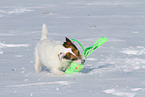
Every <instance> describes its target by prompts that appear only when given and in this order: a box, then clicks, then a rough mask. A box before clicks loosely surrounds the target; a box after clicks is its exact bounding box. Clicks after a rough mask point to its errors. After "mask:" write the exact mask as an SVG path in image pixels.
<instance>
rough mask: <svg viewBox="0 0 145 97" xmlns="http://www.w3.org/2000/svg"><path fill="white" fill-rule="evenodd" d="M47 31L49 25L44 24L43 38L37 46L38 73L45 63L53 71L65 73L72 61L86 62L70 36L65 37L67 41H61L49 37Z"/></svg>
mask: <svg viewBox="0 0 145 97" xmlns="http://www.w3.org/2000/svg"><path fill="white" fill-rule="evenodd" d="M47 33H48V31H47V27H46V25H45V24H43V26H42V35H41V39H40V41H39V42H38V44H37V45H36V48H35V71H36V72H37V73H39V72H40V71H41V69H42V65H44V66H46V67H47V68H48V69H49V70H50V72H51V73H53V74H56V75H64V74H65V70H66V69H67V68H69V67H70V65H71V63H72V62H76V63H78V64H83V63H84V61H85V60H84V57H83V56H82V55H81V54H80V52H79V50H78V48H77V47H76V46H75V45H74V44H73V43H72V41H71V40H70V39H69V38H67V37H65V39H66V42H64V43H61V42H59V41H54V40H51V39H47Z"/></svg>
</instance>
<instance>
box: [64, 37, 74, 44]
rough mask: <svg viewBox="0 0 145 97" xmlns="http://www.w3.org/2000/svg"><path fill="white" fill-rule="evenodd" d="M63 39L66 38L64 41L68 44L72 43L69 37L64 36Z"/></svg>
mask: <svg viewBox="0 0 145 97" xmlns="http://www.w3.org/2000/svg"><path fill="white" fill-rule="evenodd" d="M65 39H66V43H67V44H68V45H70V44H72V42H71V40H70V39H69V38H67V37H65Z"/></svg>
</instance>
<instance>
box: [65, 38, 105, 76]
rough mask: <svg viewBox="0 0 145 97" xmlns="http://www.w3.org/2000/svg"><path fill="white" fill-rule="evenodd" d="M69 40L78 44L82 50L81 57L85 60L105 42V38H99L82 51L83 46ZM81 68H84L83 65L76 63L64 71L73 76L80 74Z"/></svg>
mask: <svg viewBox="0 0 145 97" xmlns="http://www.w3.org/2000/svg"><path fill="white" fill-rule="evenodd" d="M71 40H72V41H76V42H78V43H79V45H80V46H81V48H82V49H83V55H84V56H85V58H87V57H88V56H89V55H90V54H92V53H93V52H94V51H95V50H96V49H97V48H98V47H100V46H101V45H102V44H103V43H105V42H107V38H106V37H105V38H103V37H101V38H99V39H98V40H97V41H96V42H95V43H94V44H93V45H92V46H89V47H87V48H86V49H84V47H83V45H82V44H81V43H80V42H79V41H77V40H75V39H71ZM83 68H84V64H78V63H76V62H72V63H71V65H70V67H69V68H68V69H66V71H65V73H66V74H73V73H74V72H80V71H81V70H82V69H83Z"/></svg>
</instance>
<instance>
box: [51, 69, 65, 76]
mask: <svg viewBox="0 0 145 97" xmlns="http://www.w3.org/2000/svg"><path fill="white" fill-rule="evenodd" d="M52 73H53V74H54V75H58V76H61V75H65V72H63V71H60V70H53V71H52Z"/></svg>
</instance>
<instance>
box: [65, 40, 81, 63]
mask: <svg viewBox="0 0 145 97" xmlns="http://www.w3.org/2000/svg"><path fill="white" fill-rule="evenodd" d="M65 38H66V42H64V44H63V46H64V47H65V48H71V50H72V52H73V53H74V54H75V55H76V56H75V55H73V54H71V53H70V52H68V53H66V55H65V56H64V58H65V59H68V60H72V61H76V60H78V59H82V57H81V54H80V52H79V50H78V48H77V47H76V46H75V45H74V44H73V43H72V42H71V40H69V39H68V38H67V37H65Z"/></svg>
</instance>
